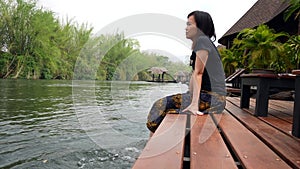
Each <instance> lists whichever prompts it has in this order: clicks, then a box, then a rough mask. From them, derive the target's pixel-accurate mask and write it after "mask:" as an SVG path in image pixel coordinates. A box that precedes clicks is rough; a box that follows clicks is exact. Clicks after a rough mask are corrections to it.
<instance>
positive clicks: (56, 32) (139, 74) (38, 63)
mask: <svg viewBox="0 0 300 169" xmlns="http://www.w3.org/2000/svg"><path fill="white" fill-rule="evenodd" d="M154 66H155V67H166V68H167V69H168V72H169V73H170V74H174V73H175V72H177V71H178V70H182V71H188V69H189V68H188V66H187V65H186V64H184V63H182V62H173V61H171V60H170V59H169V58H168V57H167V56H162V55H159V54H156V53H146V52H142V51H141V50H140V45H139V42H138V41H137V40H136V39H130V38H125V37H124V34H123V33H122V32H118V33H116V34H106V35H94V34H93V27H92V26H88V24H87V23H78V22H76V21H75V20H73V19H59V18H57V17H56V16H55V13H54V12H53V11H51V10H45V9H43V8H41V7H38V6H37V1H36V0H27V1H25V0H0V78H3V79H6V78H15V79H17V78H22V79H74V78H75V79H97V80H143V79H146V78H148V77H146V76H149V74H148V73H147V71H145V70H147V69H149V68H150V67H154Z"/></svg>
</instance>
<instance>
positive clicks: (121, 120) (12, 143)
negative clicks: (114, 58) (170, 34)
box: [0, 80, 186, 169]
mask: <svg viewBox="0 0 300 169" xmlns="http://www.w3.org/2000/svg"><path fill="white" fill-rule="evenodd" d="M0 84H1V85H0V168H49V169H50V168H51V169H52V168H104V169H106V168H131V166H132V165H133V163H134V161H135V159H136V158H137V157H138V155H139V154H140V152H141V150H142V149H143V147H144V145H145V143H146V141H147V138H148V130H147V128H146V127H145V121H146V116H147V112H148V111H149V109H150V106H151V105H152V103H153V102H154V101H155V100H156V99H158V98H160V97H162V96H165V95H168V94H172V93H178V92H183V90H186V88H185V86H184V87H183V86H181V85H180V84H163V83H161V84H158V83H147V82H95V81H73V82H72V81H56V80H52V81H46V80H38V81H28V80H0Z"/></svg>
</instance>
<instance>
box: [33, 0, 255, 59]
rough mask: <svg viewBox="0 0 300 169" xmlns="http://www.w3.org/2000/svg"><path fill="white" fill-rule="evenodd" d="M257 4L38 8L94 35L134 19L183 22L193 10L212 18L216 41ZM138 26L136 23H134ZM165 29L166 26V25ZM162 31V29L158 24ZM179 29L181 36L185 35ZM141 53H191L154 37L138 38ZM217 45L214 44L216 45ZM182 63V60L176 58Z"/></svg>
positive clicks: (238, 0)
mask: <svg viewBox="0 0 300 169" xmlns="http://www.w3.org/2000/svg"><path fill="white" fill-rule="evenodd" d="M256 1H257V0H107V1H103V0H39V2H38V4H39V5H41V6H43V7H44V8H46V9H50V10H51V11H53V12H55V14H56V15H57V16H58V17H59V18H67V17H68V18H69V19H73V20H74V21H76V22H78V23H88V24H89V25H91V26H92V27H94V33H97V32H98V31H101V29H103V28H104V27H106V26H107V25H110V24H112V23H114V22H118V20H120V19H122V18H125V17H131V16H133V15H138V14H145V13H155V14H165V15H169V16H173V17H177V18H178V19H181V20H183V21H184V22H186V17H187V15H188V14H189V13H190V12H192V11H194V10H202V11H206V12H208V13H210V15H211V16H212V18H213V21H214V24H215V29H216V34H217V40H218V39H219V38H221V37H222V36H223V35H224V34H225V33H226V31H227V30H228V29H229V28H230V27H231V26H232V25H233V24H234V23H236V22H237V21H238V19H239V18H241V17H242V15H244V14H245V13H246V12H247V11H248V10H249V9H250V8H251V7H252V6H253V5H254V4H255V2H256ZM136 24H139V23H136ZM165 24H166V25H167V24H168V23H165ZM161 26H162V27H163V26H164V25H163V24H161ZM184 28H185V25H182V34H184V33H185V30H184ZM135 38H136V39H138V40H139V42H140V45H141V50H152V49H153V50H161V51H165V52H168V53H171V54H173V55H175V56H178V57H181V56H186V55H189V54H190V49H189V47H187V46H186V45H183V44H182V43H180V42H178V40H176V39H174V38H172V37H169V36H160V35H157V34H141V35H138V36H136V37H135ZM215 44H216V45H218V43H217V41H216V42H215ZM179 59H183V58H179Z"/></svg>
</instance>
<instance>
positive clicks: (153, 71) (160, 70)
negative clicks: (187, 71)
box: [148, 67, 168, 74]
mask: <svg viewBox="0 0 300 169" xmlns="http://www.w3.org/2000/svg"><path fill="white" fill-rule="evenodd" d="M167 71H168V70H167V69H166V68H164V67H152V68H150V69H149V70H148V72H151V74H163V73H166V72H167Z"/></svg>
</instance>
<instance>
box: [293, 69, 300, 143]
mask: <svg viewBox="0 0 300 169" xmlns="http://www.w3.org/2000/svg"><path fill="white" fill-rule="evenodd" d="M292 73H293V74H295V75H296V79H295V101H294V112H293V128H292V134H293V135H294V136H295V137H298V138H300V70H293V71H292Z"/></svg>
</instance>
